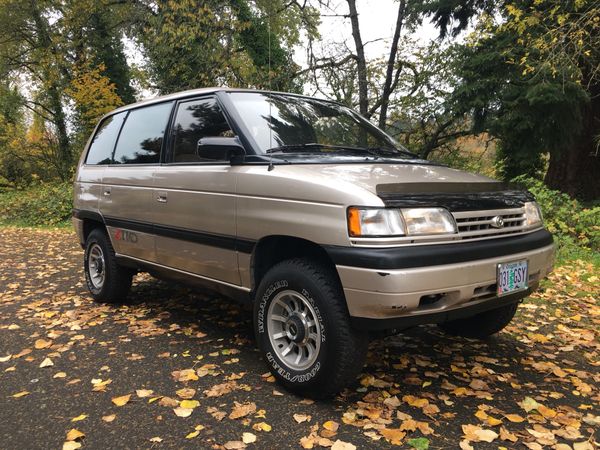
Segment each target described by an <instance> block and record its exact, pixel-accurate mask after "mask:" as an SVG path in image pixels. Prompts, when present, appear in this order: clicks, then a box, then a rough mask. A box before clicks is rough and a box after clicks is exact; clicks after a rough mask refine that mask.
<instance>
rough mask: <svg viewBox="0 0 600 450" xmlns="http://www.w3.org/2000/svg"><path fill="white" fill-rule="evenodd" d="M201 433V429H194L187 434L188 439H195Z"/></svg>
mask: <svg viewBox="0 0 600 450" xmlns="http://www.w3.org/2000/svg"><path fill="white" fill-rule="evenodd" d="M199 434H200V431H192V432H191V433H189V434H188V435H186V436H185V438H186V439H193V438H195V437H196V436H198V435H199Z"/></svg>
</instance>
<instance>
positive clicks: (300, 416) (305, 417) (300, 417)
mask: <svg viewBox="0 0 600 450" xmlns="http://www.w3.org/2000/svg"><path fill="white" fill-rule="evenodd" d="M310 419H311V416H309V415H308V414H294V420H295V421H296V422H298V423H302V422H310Z"/></svg>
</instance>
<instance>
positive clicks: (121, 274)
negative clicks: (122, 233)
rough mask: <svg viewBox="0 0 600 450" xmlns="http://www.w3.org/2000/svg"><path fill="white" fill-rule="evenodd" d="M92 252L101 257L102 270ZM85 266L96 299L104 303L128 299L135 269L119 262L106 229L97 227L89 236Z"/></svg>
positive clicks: (86, 275)
mask: <svg viewBox="0 0 600 450" xmlns="http://www.w3.org/2000/svg"><path fill="white" fill-rule="evenodd" d="M92 253H93V254H95V255H96V256H97V257H98V258H101V261H102V262H101V263H99V265H101V266H102V267H101V268H100V272H98V267H97V265H96V264H95V263H94V257H92V258H90V254H92ZM98 258H96V260H98ZM91 266H92V267H91ZM83 268H84V272H85V281H86V283H87V287H88V289H89V291H90V293H91V294H92V297H93V298H94V300H95V301H97V302H102V303H121V302H125V301H126V299H127V294H128V293H129V290H130V289H131V279H132V278H133V275H134V271H133V270H132V269H130V268H128V267H123V266H121V265H119V264H118V262H117V258H116V256H115V250H114V249H113V246H112V244H111V242H110V239H109V238H108V235H107V234H106V231H105V230H103V229H100V228H96V229H94V230H92V232H91V233H90V235H89V236H88V238H87V240H86V242H85V253H84V258H83ZM99 273H100V274H103V277H102V280H101V282H100V279H99V278H98V276H99V275H98V274H99Z"/></svg>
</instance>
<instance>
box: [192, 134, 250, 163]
mask: <svg viewBox="0 0 600 450" xmlns="http://www.w3.org/2000/svg"><path fill="white" fill-rule="evenodd" d="M196 154H197V155H198V157H199V158H202V159H207V160H213V161H231V160H232V159H234V158H236V157H240V156H244V155H245V154H246V151H245V150H244V147H243V146H242V144H241V143H240V140H239V139H238V138H237V137H205V138H202V139H200V140H199V141H198V147H197V148H196Z"/></svg>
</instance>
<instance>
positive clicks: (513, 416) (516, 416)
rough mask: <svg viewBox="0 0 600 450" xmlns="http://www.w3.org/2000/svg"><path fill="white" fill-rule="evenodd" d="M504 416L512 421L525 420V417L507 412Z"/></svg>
mask: <svg viewBox="0 0 600 450" xmlns="http://www.w3.org/2000/svg"><path fill="white" fill-rule="evenodd" d="M504 417H506V418H507V419H508V420H509V421H510V422H514V423H521V422H524V421H525V419H524V418H523V417H521V416H520V415H518V414H507V415H505V416H504Z"/></svg>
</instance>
